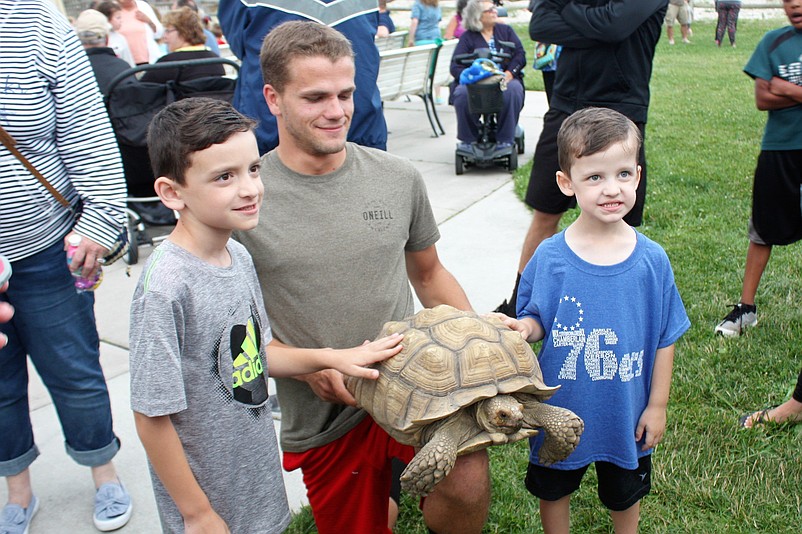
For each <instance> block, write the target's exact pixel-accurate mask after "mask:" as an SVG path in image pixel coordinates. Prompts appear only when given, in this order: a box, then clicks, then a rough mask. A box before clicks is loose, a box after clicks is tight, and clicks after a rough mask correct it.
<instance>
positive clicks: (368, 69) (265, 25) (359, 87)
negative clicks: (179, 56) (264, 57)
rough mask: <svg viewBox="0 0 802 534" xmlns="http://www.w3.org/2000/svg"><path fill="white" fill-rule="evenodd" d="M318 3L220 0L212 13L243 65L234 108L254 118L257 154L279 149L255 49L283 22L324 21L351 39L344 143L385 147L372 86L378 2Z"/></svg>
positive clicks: (376, 93) (376, 61)
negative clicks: (350, 107)
mask: <svg viewBox="0 0 802 534" xmlns="http://www.w3.org/2000/svg"><path fill="white" fill-rule="evenodd" d="M322 1H323V3H324V4H326V5H322V4H321V3H320V2H317V1H316V0H293V1H291V2H290V1H288V0H260V1H258V2H257V1H255V0H254V1H251V0H220V4H219V7H218V10H217V16H218V18H219V19H220V27H221V28H222V30H223V34H224V35H225V36H226V40H228V43H229V45H230V46H231V51H232V52H233V53H234V55H236V56H237V57H238V58H239V59H240V60H241V61H242V68H241V70H240V74H239V82H238V83H237V89H236V93H235V95H234V106H235V107H236V108H237V109H238V110H239V111H240V112H241V113H243V114H245V115H248V116H249V117H253V118H255V119H258V120H259V126H258V128H257V130H256V139H257V141H258V142H259V153H260V154H264V153H265V152H268V151H270V150H272V149H273V148H275V147H276V146H277V145H278V130H277V129H276V119H275V117H273V115H272V114H271V113H270V110H269V109H268V108H267V104H266V103H265V99H264V96H263V94H262V88H263V87H264V81H263V80H262V70H261V67H260V65H259V51H260V49H261V47H262V41H263V40H264V38H265V35H267V33H268V32H269V31H270V30H271V29H273V28H274V27H275V26H277V25H279V24H281V23H282V22H286V21H288V20H317V21H318V22H324V23H326V24H328V25H330V26H332V27H333V28H335V29H337V30H339V31H340V32H342V33H343V34H344V35H345V36H346V37H347V38H348V40H349V41H351V45H352V46H353V49H354V54H355V55H356V57H355V62H356V80H355V83H356V92H355V93H354V116H353V118H352V121H351V129H350V130H349V132H348V140H349V141H353V142H354V143H358V144H360V145H364V146H369V147H374V148H380V149H382V150H385V149H386V146H387V124H386V123H385V122H384V114H383V111H382V102H381V97H380V96H379V89H378V87H377V86H376V77H377V76H378V74H379V52H378V50H377V48H376V45H375V44H374V37H375V35H376V29H377V28H378V24H379V13H378V4H377V2H376V1H375V0H373V1H372V2H371V1H367V0H339V1H336V2H335V0H322ZM246 4H247V5H246ZM328 4H332V5H328ZM368 4H372V9H371V8H368V9H365V8H366V6H368ZM290 8H291V10H292V12H290V11H289V10H290ZM282 9H284V10H282Z"/></svg>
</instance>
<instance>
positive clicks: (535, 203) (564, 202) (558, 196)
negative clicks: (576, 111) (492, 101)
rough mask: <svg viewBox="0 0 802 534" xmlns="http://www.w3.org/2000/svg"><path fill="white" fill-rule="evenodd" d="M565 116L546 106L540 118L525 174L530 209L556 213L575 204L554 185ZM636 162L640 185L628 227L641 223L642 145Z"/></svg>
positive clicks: (643, 186) (643, 128) (642, 129)
mask: <svg viewBox="0 0 802 534" xmlns="http://www.w3.org/2000/svg"><path fill="white" fill-rule="evenodd" d="M567 118H568V114H567V113H563V112H562V111H558V110H556V109H554V108H551V109H549V110H548V111H547V112H546V115H545V116H544V117H543V130H542V131H541V132H540V138H539V139H538V141H537V146H536V147H535V157H534V160H533V164H532V172H531V173H530V175H529V185H528V186H527V189H526V198H525V200H526V203H527V205H528V206H529V207H530V208H533V209H536V210H537V211H540V212H542V213H549V214H552V215H556V214H559V213H564V212H566V211H568V210H569V209H571V208H573V207H574V206H576V200H575V199H574V197H569V196H565V195H564V194H563V193H562V191H560V188H559V187H557V171H559V170H560V163H559V160H558V159H557V133H559V131H560V126H562V124H563V121H565V119H567ZM635 124H636V125H637V126H638V129H639V130H640V133H641V136H643V135H645V133H646V125H645V124H643V123H640V122H638V123H635ZM638 163H639V164H640V166H641V175H640V184H638V190H637V192H636V199H635V205H634V206H633V207H632V211H630V212H629V213H628V214H627V216H626V217H624V220H625V221H626V222H627V224H630V225H632V226H640V225H641V223H642V222H643V205H644V203H645V202H646V151H645V150H644V148H643V144H641V147H640V153H639V154H638Z"/></svg>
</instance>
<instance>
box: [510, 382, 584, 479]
mask: <svg viewBox="0 0 802 534" xmlns="http://www.w3.org/2000/svg"><path fill="white" fill-rule="evenodd" d="M514 396H515V398H516V399H518V401H519V402H520V403H521V404H523V406H524V410H523V411H524V426H525V427H529V428H542V429H543V430H544V431H545V432H546V438H545V439H544V440H543V446H542V447H541V448H540V451H538V458H539V459H540V462H541V463H542V464H543V465H551V464H553V463H555V462H559V461H562V460H565V459H566V458H568V455H570V454H571V453H572V452H574V449H576V446H577V445H579V437H580V436H581V435H582V432H583V431H584V430H585V423H584V422H583V421H582V419H580V418H579V416H578V415H576V414H575V413H574V412H572V411H571V410H566V409H565V408H560V407H558V406H551V405H549V404H545V403H543V402H540V401H538V400H537V398H536V397H534V396H532V395H528V394H517V395H514Z"/></svg>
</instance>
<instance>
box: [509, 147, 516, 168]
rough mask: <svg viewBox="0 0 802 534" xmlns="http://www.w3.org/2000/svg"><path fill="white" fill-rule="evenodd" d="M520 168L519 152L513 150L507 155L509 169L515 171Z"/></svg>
mask: <svg viewBox="0 0 802 534" xmlns="http://www.w3.org/2000/svg"><path fill="white" fill-rule="evenodd" d="M517 168H518V152H516V151H515V150H513V151H512V152H510V155H509V156H508V157H507V170H508V171H514V170H515V169H517Z"/></svg>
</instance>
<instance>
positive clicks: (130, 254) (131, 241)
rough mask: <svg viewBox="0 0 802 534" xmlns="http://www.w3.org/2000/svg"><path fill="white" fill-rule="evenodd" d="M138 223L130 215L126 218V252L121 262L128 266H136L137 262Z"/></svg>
mask: <svg viewBox="0 0 802 534" xmlns="http://www.w3.org/2000/svg"><path fill="white" fill-rule="evenodd" d="M137 226H138V223H137V221H136V220H134V219H133V218H132V217H131V216H130V215H129V216H128V224H127V225H126V228H127V229H128V251H127V252H126V253H125V255H124V256H123V261H124V262H125V263H127V264H128V265H136V263H137V262H138V261H139V228H137Z"/></svg>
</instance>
